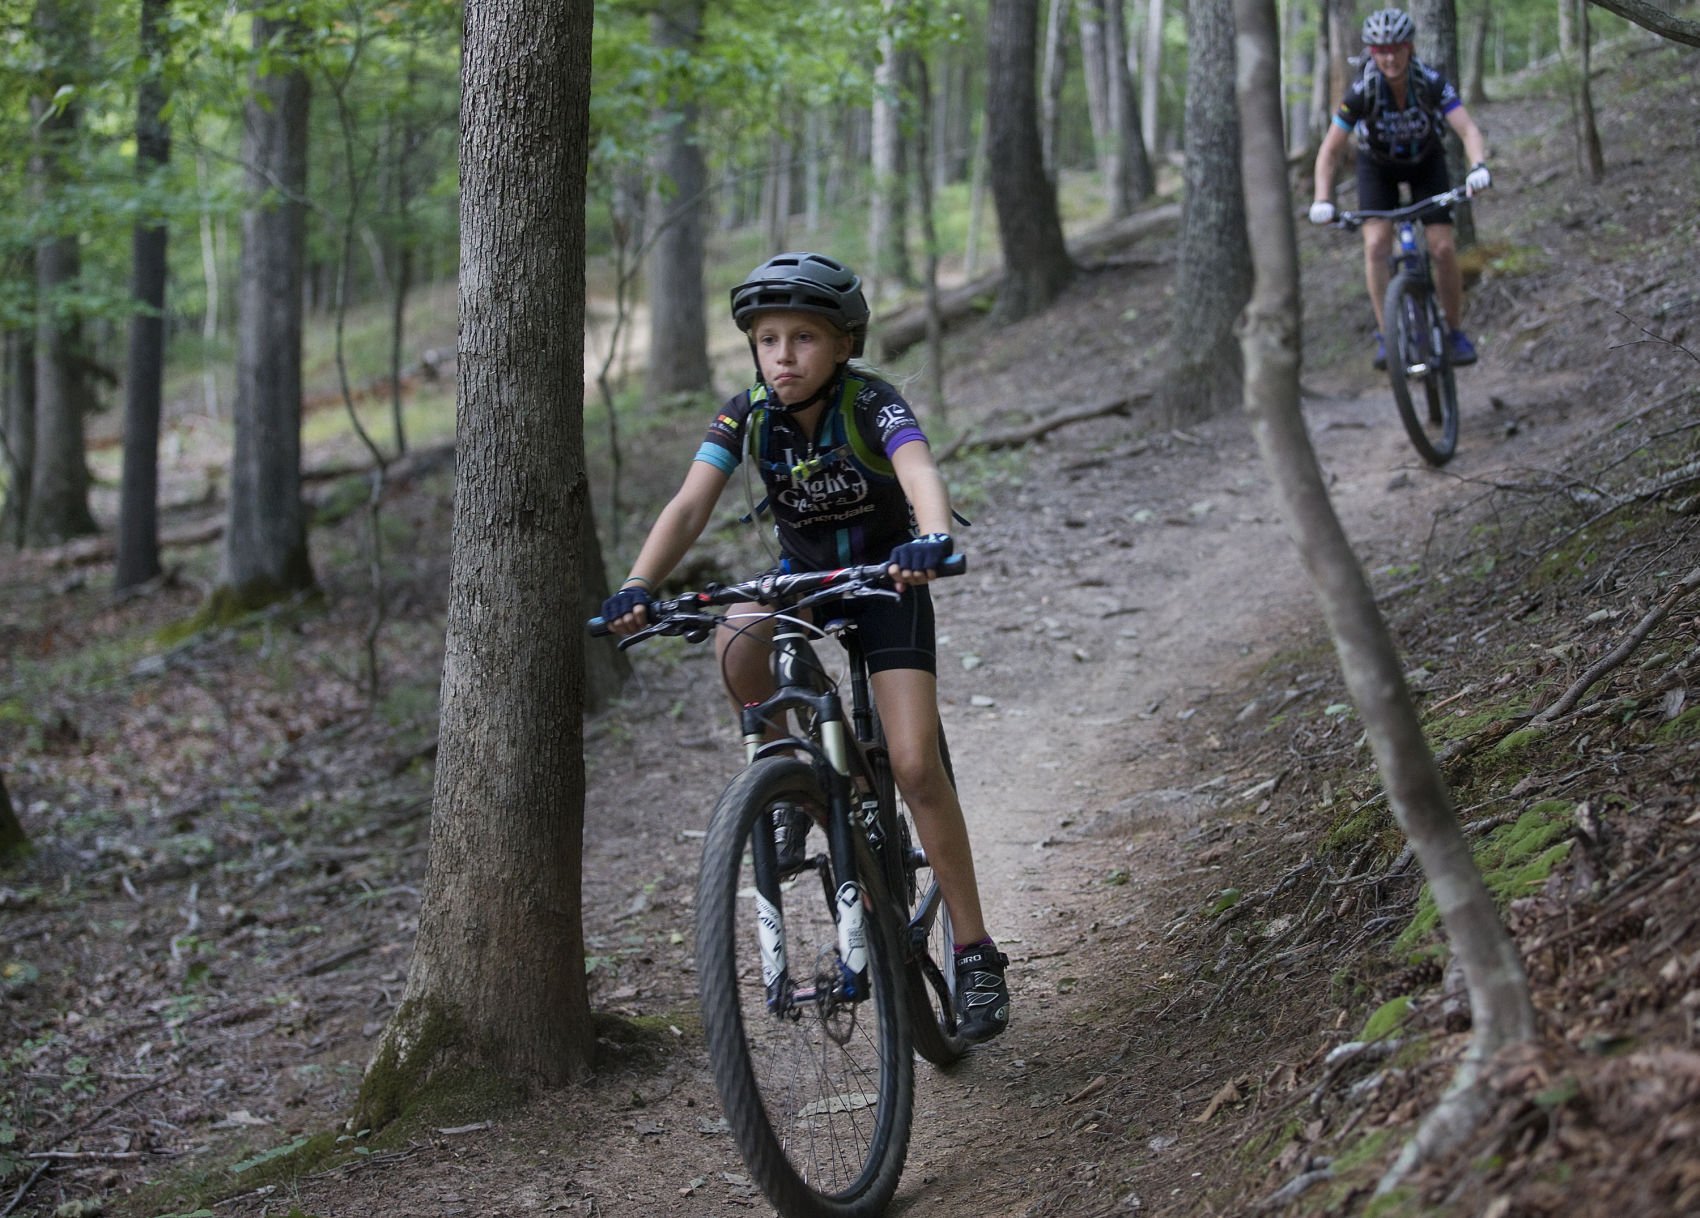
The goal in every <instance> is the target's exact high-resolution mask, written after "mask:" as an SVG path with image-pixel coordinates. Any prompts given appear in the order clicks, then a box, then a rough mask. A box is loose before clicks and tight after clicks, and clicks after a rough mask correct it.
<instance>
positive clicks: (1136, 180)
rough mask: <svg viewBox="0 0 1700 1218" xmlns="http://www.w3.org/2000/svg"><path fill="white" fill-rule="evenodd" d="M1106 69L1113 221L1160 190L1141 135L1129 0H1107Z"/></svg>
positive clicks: (1109, 176)
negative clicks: (1130, 57)
mask: <svg viewBox="0 0 1700 1218" xmlns="http://www.w3.org/2000/svg"><path fill="white" fill-rule="evenodd" d="M1104 61H1105V62H1104V68H1105V73H1106V75H1107V76H1108V78H1109V79H1108V81H1107V84H1108V88H1109V93H1108V96H1107V97H1106V98H1105V102H1106V105H1107V106H1108V110H1109V113H1108V118H1109V140H1110V149H1111V153H1112V156H1113V159H1114V165H1113V166H1112V167H1110V168H1107V169H1106V170H1105V176H1106V177H1107V178H1108V179H1109V181H1110V183H1111V186H1110V218H1111V219H1112V220H1116V219H1120V218H1121V217H1123V216H1126V215H1130V214H1131V213H1132V212H1133V209H1134V207H1135V206H1136V205H1138V204H1139V203H1141V202H1143V201H1144V200H1146V199H1149V198H1150V197H1151V195H1152V194H1153V193H1155V191H1156V189H1157V175H1156V173H1155V172H1154V171H1153V170H1152V168H1151V158H1150V157H1149V156H1148V155H1147V154H1146V150H1145V138H1144V137H1143V136H1142V135H1141V134H1140V124H1139V93H1138V90H1137V89H1136V88H1135V87H1134V81H1133V76H1132V73H1131V71H1130V69H1129V68H1128V36H1127V11H1126V5H1125V0H1104Z"/></svg>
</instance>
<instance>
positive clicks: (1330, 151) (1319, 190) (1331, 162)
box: [1313, 119, 1351, 203]
mask: <svg viewBox="0 0 1700 1218" xmlns="http://www.w3.org/2000/svg"><path fill="white" fill-rule="evenodd" d="M1349 138H1351V137H1350V135H1349V134H1348V133H1347V131H1346V129H1345V128H1344V127H1342V126H1341V125H1340V124H1339V123H1337V122H1334V121H1333V120H1332V119H1330V120H1329V122H1328V134H1326V135H1324V136H1323V137H1322V147H1321V148H1319V149H1317V152H1316V187H1315V194H1314V196H1313V197H1314V198H1315V199H1316V201H1317V202H1318V203H1328V202H1332V201H1333V199H1334V167H1335V165H1336V164H1337V163H1338V162H1339V160H1340V153H1341V151H1342V150H1344V148H1345V147H1346V141H1347V140H1348V139H1349Z"/></svg>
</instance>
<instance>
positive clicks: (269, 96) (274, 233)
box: [220, 11, 313, 607]
mask: <svg viewBox="0 0 1700 1218" xmlns="http://www.w3.org/2000/svg"><path fill="white" fill-rule="evenodd" d="M300 38H301V29H300V27H299V26H298V25H295V24H292V23H289V22H279V21H276V20H274V19H273V18H271V17H268V16H264V15H263V14H262V12H261V11H256V12H255V14H254V47H255V49H256V51H257V50H259V49H261V48H265V47H271V48H272V52H271V53H272V55H273V56H274V57H276V58H275V61H274V70H273V71H272V72H271V73H269V74H264V75H262V74H261V72H260V69H258V68H256V69H255V75H254V94H255V96H254V99H253V100H252V101H250V102H249V103H248V105H247V108H246V111H245V113H244V130H243V137H242V147H243V152H242V160H243V163H244V164H245V165H247V166H248V182H247V188H248V190H249V192H250V194H251V196H252V202H251V203H250V204H249V207H248V210H247V211H246V212H244V213H243V216H242V262H241V267H240V270H239V271H238V274H237V279H238V282H237V289H236V292H237V300H236V310H237V325H236V409H235V432H236V435H235V445H234V451H233V452H232V455H231V460H230V505H229V511H228V522H227V524H226V526H225V531H224V554H223V565H222V570H221V572H220V583H221V585H222V589H221V591H222V592H223V593H224V594H226V595H228V596H230V597H231V598H233V600H234V601H235V603H236V604H237V605H240V606H249V607H251V606H255V605H261V604H265V603H267V602H269V601H272V600H276V599H278V598H280V597H284V596H288V595H290V594H292V593H294V592H296V591H300V590H303V589H307V588H311V587H312V586H313V569H312V565H311V563H310V562H309V561H308V557H307V515H306V508H305V506H304V505H303V503H302V501H301V310H302V302H301V288H302V267H303V265H304V251H305V246H306V202H305V200H306V194H307V105H308V95H307V74H306V72H305V70H303V69H302V67H301V66H300V65H299V64H298V63H295V62H293V61H292V59H291V56H292V54H293V53H294V52H295V51H296V50H297V48H298V45H299V40H300ZM274 40H275V41H276V46H273V43H274ZM280 48H281V50H282V53H281V55H279V49H280Z"/></svg>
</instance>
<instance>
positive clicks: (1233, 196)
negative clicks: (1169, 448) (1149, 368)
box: [1159, 0, 1281, 423]
mask: <svg viewBox="0 0 1700 1218" xmlns="http://www.w3.org/2000/svg"><path fill="white" fill-rule="evenodd" d="M1186 24H1187V84H1186V196H1185V198H1184V200H1183V203H1182V216H1181V248H1180V264H1179V267H1178V268H1177V270H1176V273H1175V298H1174V299H1175V305H1174V312H1173V315H1172V321H1171V330H1170V334H1171V335H1172V340H1171V342H1170V352H1171V354H1170V362H1169V367H1168V368H1167V370H1166V371H1165V374H1164V376H1163V383H1162V386H1161V388H1160V390H1159V402H1160V409H1161V411H1162V414H1163V416H1164V417H1165V418H1167V419H1168V420H1169V421H1171V422H1175V423H1185V422H1188V421H1191V420H1195V419H1200V418H1205V417H1207V416H1209V415H1213V414H1218V413H1220V412H1221V411H1223V410H1228V409H1231V408H1232V407H1234V406H1236V405H1237V404H1238V403H1239V400H1240V386H1241V379H1240V378H1241V357H1240V349H1239V343H1238V342H1237V341H1236V340H1235V338H1234V323H1235V322H1236V321H1237V320H1238V318H1239V315H1240V310H1241V309H1242V308H1244V307H1245V303H1246V301H1247V299H1249V298H1250V296H1251V252H1250V249H1249V248H1248V246H1247V242H1246V225H1245V197H1244V194H1243V192H1242V191H1241V189H1240V127H1239V117H1238V115H1237V113H1236V112H1235V108H1234V14H1233V2H1232V0H1195V3H1192V4H1188V5H1187V6H1186ZM1275 118H1276V120H1277V121H1279V119H1280V110H1279V108H1277V110H1276V113H1275ZM1275 146H1276V148H1277V149H1280V148H1281V142H1280V140H1279V139H1277V140H1276V142H1275Z"/></svg>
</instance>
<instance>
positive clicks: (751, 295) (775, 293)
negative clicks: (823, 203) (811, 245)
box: [732, 251, 868, 358]
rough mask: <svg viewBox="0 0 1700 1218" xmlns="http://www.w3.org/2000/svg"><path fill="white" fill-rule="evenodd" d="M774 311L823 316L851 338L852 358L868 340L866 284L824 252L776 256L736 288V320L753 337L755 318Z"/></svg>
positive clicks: (734, 315) (733, 301)
mask: <svg viewBox="0 0 1700 1218" xmlns="http://www.w3.org/2000/svg"><path fill="white" fill-rule="evenodd" d="M774 309H789V310H794V311H796V312H801V313H819V314H820V315H821V316H822V317H825V318H827V319H828V320H829V321H831V322H832V323H833V324H834V325H835V326H837V327H838V328H839V329H840V330H843V331H844V332H845V333H846V334H848V335H849V336H850V339H851V348H850V355H851V357H852V358H854V357H856V356H859V355H861V354H862V347H863V344H864V342H865V341H866V339H867V337H868V302H867V299H866V298H865V297H864V296H863V295H862V281H861V279H860V278H858V277H857V275H856V273H855V272H854V271H852V270H851V269H850V268H849V267H847V266H845V265H844V264H843V263H842V262H837V261H834V260H833V259H831V258H828V257H827V256H826V255H825V254H811V253H808V252H806V251H798V252H795V253H788V254H775V255H774V256H773V257H771V258H769V259H768V260H767V261H766V262H764V263H762V264H761V265H760V266H758V267H757V268H756V269H755V270H753V271H751V272H750V274H749V278H747V279H745V280H744V282H743V283H740V284H739V285H738V286H737V287H735V288H733V289H732V320H733V321H735V322H737V323H738V329H740V330H742V331H744V332H745V333H746V334H748V333H749V330H750V327H751V326H753V325H755V321H756V314H758V313H765V312H770V311H772V310H774Z"/></svg>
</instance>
